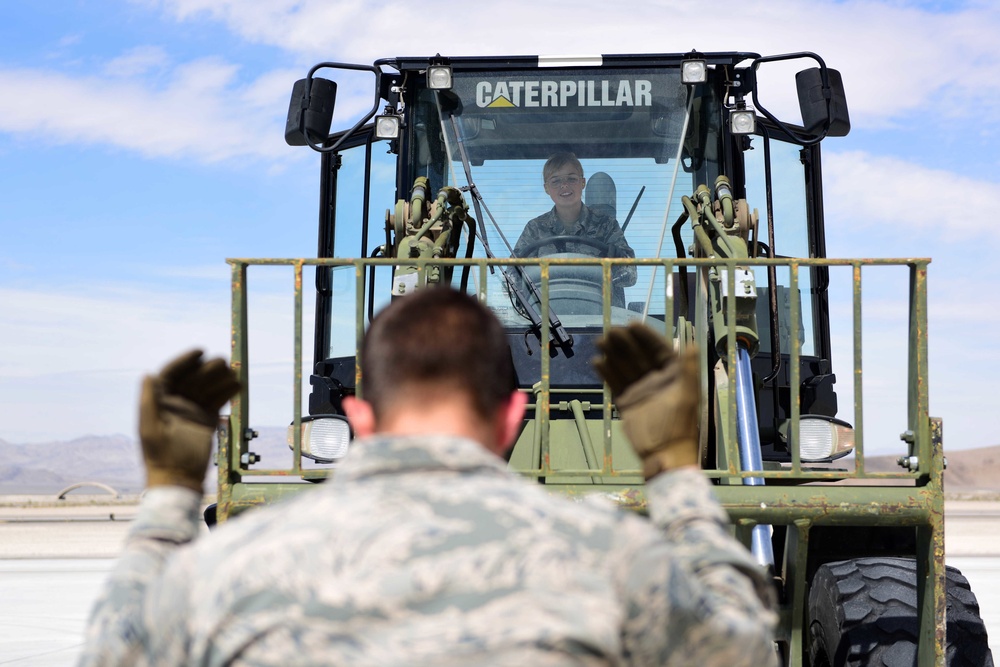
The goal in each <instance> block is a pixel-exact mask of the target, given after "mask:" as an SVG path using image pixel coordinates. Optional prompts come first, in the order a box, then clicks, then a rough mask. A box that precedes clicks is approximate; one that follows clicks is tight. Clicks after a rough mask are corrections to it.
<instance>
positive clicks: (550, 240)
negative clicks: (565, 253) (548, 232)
mask: <svg viewBox="0 0 1000 667" xmlns="http://www.w3.org/2000/svg"><path fill="white" fill-rule="evenodd" d="M563 242H565V243H579V244H582V245H586V246H590V247H591V248H594V249H595V250H597V251H598V253H599V254H598V255H597V256H598V257H609V256H610V254H611V247H610V246H609V245H608V244H607V243H605V242H604V241H598V240H597V239H592V238H590V237H588V236H573V235H571V234H562V235H559V236H546V237H545V238H541V239H538V240H537V241H533V242H532V243H529V244H528V245H527V246H525V247H524V248H522V249H521V254H520V256H521V257H531V253H533V252H534V251H536V250H538V249H539V248H541V247H542V246H546V245H553V244H556V243H563Z"/></svg>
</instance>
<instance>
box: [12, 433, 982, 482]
mask: <svg viewBox="0 0 1000 667" xmlns="http://www.w3.org/2000/svg"><path fill="white" fill-rule="evenodd" d="M258 431H259V433H260V436H259V437H258V438H257V439H256V440H254V441H253V442H252V443H251V449H252V450H253V451H254V452H256V453H257V454H259V455H260V456H261V457H262V459H263V460H262V465H265V466H266V465H274V466H279V465H280V466H283V465H285V462H286V461H289V460H290V456H289V450H288V447H287V446H286V445H285V430H284V429H282V428H260V429H258ZM946 457H947V460H948V468H947V470H946V471H945V488H946V491H947V493H948V495H949V496H953V497H954V496H965V497H969V496H983V497H992V498H996V497H1000V445H997V446H993V447H982V448H978V449H962V450H955V451H946ZM838 463H840V462H838ZM867 468H868V469H869V470H871V471H893V470H898V467H897V464H896V456H869V457H868V458H867ZM215 474H216V470H215V468H214V467H212V468H210V469H209V474H208V478H207V479H206V482H207V483H206V489H207V490H213V489H214V483H215ZM142 481H143V479H142V469H141V463H140V459H139V450H138V446H137V444H136V442H135V440H134V439H132V438H129V437H126V436H123V435H113V436H87V437H82V438H77V439H75V440H70V441H65V442H45V443H34V444H13V443H9V442H5V441H3V440H0V495H30V494H58V493H59V492H60V491H61V490H63V489H65V488H66V487H67V486H69V485H71V484H75V483H79V482H101V483H103V484H107V485H109V486H111V487H113V488H114V489H116V490H117V491H119V492H120V493H123V494H129V493H137V492H138V491H140V490H141V489H142Z"/></svg>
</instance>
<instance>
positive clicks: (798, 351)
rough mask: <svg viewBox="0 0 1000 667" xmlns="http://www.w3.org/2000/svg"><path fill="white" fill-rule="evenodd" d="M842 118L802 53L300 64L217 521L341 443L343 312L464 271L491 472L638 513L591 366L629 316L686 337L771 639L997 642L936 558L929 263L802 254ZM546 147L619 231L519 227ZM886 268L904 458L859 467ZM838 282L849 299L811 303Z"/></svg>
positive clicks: (839, 651)
mask: <svg viewBox="0 0 1000 667" xmlns="http://www.w3.org/2000/svg"><path fill="white" fill-rule="evenodd" d="M796 66H797V67H796ZM788 67H793V69H800V71H798V73H797V74H795V75H794V85H792V84H791V83H789V85H788V88H789V90H787V91H781V92H783V93H785V94H786V95H787V96H788V97H789V99H794V97H793V96H791V92H792V90H793V89H794V91H795V92H796V95H797V98H798V103H799V116H800V117H798V118H794V119H789V118H779V117H778V114H777V113H775V112H772V111H771V110H770V109H771V108H774V104H772V99H774V100H778V99H779V98H777V97H774V95H775V93H769V92H768V91H764V90H761V88H762V87H763V86H762V85H761V82H763V81H765V80H770V79H765V77H764V76H763V73H765V72H767V71H769V70H770V69H771V68H775V69H777V68H784V69H787V68H788ZM784 69H783V70H782V71H784ZM321 73H322V74H324V75H325V76H319V74H321ZM789 79H790V77H789ZM338 82H340V83H341V86H340V87H341V88H342V89H346V90H347V92H348V93H350V97H348V98H347V101H346V102H345V101H344V100H343V99H342V100H341V104H342V105H345V104H346V106H347V107H348V108H353V107H352V105H354V101H355V100H357V99H359V96H358V94H357V92H358V88H357V87H358V86H359V85H362V86H367V85H370V86H371V88H370V89H368V90H370V91H371V94H372V95H373V97H374V103H373V104H372V105H371V108H370V109H369V110H368V111H367V113H362V114H361V115H360V119H358V120H356V122H353V124H351V123H344V122H343V121H341V124H342V125H344V126H345V127H344V128H343V129H338V130H334V131H332V129H331V128H333V125H334V124H333V119H334V116H335V113H334V112H335V108H336V106H337V101H338V100H337V96H338V92H340V93H341V97H342V98H343V95H344V91H343V90H340V91H338ZM345 82H347V83H345ZM359 82H360V83H359ZM348 84H350V86H351V87H350V88H348V87H347V86H348ZM365 94H366V95H367V94H368V93H367V92H366V93H365ZM769 95H770V96H769ZM782 99H783V98H782ZM342 115H349V112H341V114H338V115H337V117H338V118H340V117H341V116H342ZM784 115H787V114H784ZM355 117H356V116H355ZM353 120H354V119H353V118H352V121H353ZM849 129H850V120H849V114H848V107H847V101H846V96H845V93H844V86H843V83H842V79H841V76H840V74H839V72H837V71H836V70H834V69H832V68H830V67H827V65H826V64H825V62H824V61H823V60H822V59H821V58H820V57H819V56H817V55H816V54H813V53H794V54H784V55H777V56H766V57H765V56H761V55H758V54H755V53H700V52H696V51H691V52H688V53H679V54H655V55H603V56H595V57H571V58H547V57H529V56H511V57H445V56H441V55H436V56H433V57H423V58H418V57H413V58H390V59H384V60H379V61H376V62H375V63H374V64H372V65H359V64H351V63H337V62H324V63H320V64H318V65H316V66H315V67H313V68H312V69H311V70H309V72H308V74H307V76H306V77H305V78H304V79H301V80H299V81H297V82H296V83H295V84H294V87H293V91H292V96H291V103H290V108H289V112H288V120H287V125H286V130H285V139H286V141H287V143H288V144H290V145H292V146H308V147H309V148H311V149H312V150H313V151H316V152H318V153H319V154H320V160H319V162H320V186H319V194H320V197H319V199H320V201H319V220H318V222H319V225H318V251H317V255H316V257H311V258H298V259H231V260H229V263H230V265H231V269H232V276H233V310H232V331H233V347H232V363H233V367H234V369H235V370H236V371H237V372H238V373H240V375H241V379H242V380H243V387H244V389H243V392H242V393H241V395H240V396H238V397H237V398H236V399H235V400H234V402H233V407H232V414H231V415H230V417H229V419H228V421H226V422H225V423H224V424H223V426H222V427H221V428H220V438H219V454H218V467H219V496H218V507H217V513H218V518H219V520H222V521H224V520H226V519H227V518H228V517H230V516H233V515H235V514H238V513H239V512H242V511H244V510H246V509H249V508H251V507H253V506H255V505H259V504H262V503H269V502H273V501H275V500H277V499H279V498H282V497H284V496H287V495H289V494H294V493H297V492H299V491H301V490H303V489H304V488H308V487H309V486H310V483H311V482H318V481H322V480H323V479H325V478H326V477H327V476H329V475H331V474H335V471H336V468H337V462H338V460H340V459H341V458H342V457H343V456H344V455H345V454H346V453H347V452H348V451H349V450H350V448H351V446H352V443H351V433H350V428H349V426H348V424H347V422H346V420H345V418H344V417H343V411H342V409H341V400H342V399H343V398H344V397H345V396H349V395H354V394H357V395H363V393H364V378H362V377H361V376H360V372H359V370H358V359H357V350H358V349H359V342H360V340H361V338H362V336H363V334H364V331H365V327H366V326H367V324H368V322H369V321H370V320H371V318H372V317H373V316H374V315H375V313H377V312H378V310H379V308H381V307H382V306H384V305H385V304H386V303H388V302H389V301H390V300H391V299H400V298H404V299H405V298H406V295H407V294H410V293H412V292H413V291H415V290H421V289H435V288H438V287H441V286H448V287H451V288H454V289H460V290H463V291H466V292H469V293H471V294H474V295H476V296H477V297H478V298H479V299H480V300H481V301H482V302H483V303H485V304H487V305H488V306H489V307H490V308H491V309H492V310H493V312H494V313H496V315H497V317H498V318H499V319H500V321H501V322H502V323H503V325H504V327H505V329H506V331H507V334H508V337H509V341H510V352H511V358H512V360H513V362H514V366H515V368H516V371H517V378H518V385H519V389H520V391H523V392H525V393H526V394H528V397H529V409H528V413H527V416H526V419H525V422H524V425H523V429H522V431H521V434H520V437H519V438H518V440H517V442H516V444H515V446H514V447H513V450H512V451H511V454H510V458H509V467H510V469H511V470H512V471H514V472H516V473H518V474H521V475H524V476H525V477H527V478H529V479H532V480H535V481H537V483H538V484H542V485H545V486H546V488H547V489H548V490H550V491H551V492H552V493H558V494H564V495H568V496H581V495H593V494H596V495H601V496H604V497H606V498H608V499H610V500H611V501H612V502H615V503H617V504H618V505H620V506H621V507H622V508H624V509H625V510H626V511H634V512H639V513H642V512H644V509H645V500H644V494H643V477H642V474H641V470H640V466H639V462H638V460H637V458H636V456H635V455H634V453H633V452H632V450H631V448H630V446H629V444H628V442H627V440H626V438H625V435H624V432H623V430H622V429H621V428H620V421H619V418H618V413H617V411H616V408H615V405H614V403H613V401H612V397H611V394H610V391H609V390H608V388H607V387H606V386H605V385H604V384H603V383H602V381H601V379H600V378H599V377H598V376H597V374H596V372H595V371H594V370H593V369H592V368H591V366H590V360H591V358H592V357H593V356H594V355H595V341H596V340H597V339H599V338H600V337H601V336H602V335H603V334H604V333H605V332H606V331H607V330H608V329H609V328H610V327H614V326H619V325H624V324H627V323H629V322H633V321H642V322H645V323H646V324H647V325H649V326H651V327H653V328H654V329H656V330H657V331H660V332H661V333H662V334H663V335H664V336H665V337H666V338H667V339H669V340H672V341H673V342H674V345H675V346H676V347H677V348H679V349H681V348H685V347H687V346H696V347H697V349H698V350H699V354H700V367H701V393H702V396H701V421H700V438H701V442H700V445H701V460H702V467H703V469H704V474H705V475H706V476H707V477H709V478H710V479H711V480H712V482H713V483H714V485H715V491H716V494H717V496H718V498H719V499H720V501H721V502H722V503H723V505H724V506H725V508H726V510H727V511H728V513H729V515H730V517H731V519H732V522H733V526H734V531H735V533H736V535H737V536H738V537H739V538H740V539H741V540H742V541H743V542H744V543H745V544H746V546H747V548H748V549H750V550H751V551H752V553H753V554H754V555H755V557H756V559H757V560H758V562H759V563H760V566H761V567H762V568H766V569H767V570H769V572H771V573H772V574H773V578H774V584H775V587H776V590H777V591H778V598H779V600H780V619H781V622H780V627H779V631H778V634H777V636H776V637H775V647H776V651H778V652H779V653H780V655H781V657H782V660H783V661H784V664H786V665H814V666H839V665H873V664H880V665H890V666H902V665H908V666H909V665H921V666H925V665H945V664H947V665H992V664H993V662H992V656H991V654H990V651H989V648H988V643H987V635H986V629H985V627H984V625H983V622H982V620H981V618H980V615H979V607H978V604H977V602H976V598H975V596H974V594H973V593H972V591H971V590H970V588H969V584H968V582H967V580H966V579H965V578H964V577H963V576H962V575H961V573H960V572H958V570H956V569H954V568H951V567H946V566H945V561H944V493H943V482H942V474H943V470H944V456H943V453H942V425H941V422H940V420H937V419H934V418H932V417H931V416H930V415H929V414H928V384H927V380H928V361H927V277H928V265H929V262H930V260H929V259H919V258H906V259H898V260H895V259H830V258H827V256H826V248H825V232H824V217H823V191H822V169H821V164H822V163H821V150H820V146H821V143H822V142H823V141H824V140H827V139H833V140H835V138H836V137H840V136H844V135H846V134H847V133H848V131H849ZM567 153H569V154H572V155H573V156H575V158H576V159H577V160H578V161H579V164H580V165H581V166H582V170H583V172H584V173H582V174H578V175H575V176H576V177H577V178H578V181H577V183H580V184H582V185H583V186H584V187H583V195H582V197H583V203H584V204H585V206H586V208H587V209H588V211H590V214H591V215H594V216H600V217H601V219H604V220H610V221H611V223H610V224H611V225H612V226H613V227H614V229H615V230H620V232H621V234H622V235H623V236H624V238H625V240H626V242H627V246H628V248H629V249H630V250H631V252H623V251H622V250H621V248H620V247H619V248H616V247H612V246H611V244H609V243H607V242H606V241H605V240H602V239H599V238H593V237H589V236H587V235H575V234H555V235H553V236H551V237H544V236H543V237H542V238H537V239H534V240H533V241H532V242H522V243H519V242H518V241H519V239H521V235H522V233H523V232H524V229H525V226H526V224H527V223H528V221H529V220H532V219H534V218H537V217H538V216H540V215H543V214H545V213H546V212H547V211H549V210H550V209H551V207H552V198H550V196H549V194H547V192H546V187H545V184H544V183H543V166H544V165H545V163H546V160H547V159H548V158H550V157H551V156H553V155H564V154H567ZM515 247H517V248H519V252H515ZM632 255H634V256H632ZM275 268H280V269H282V270H284V271H289V272H290V273H291V274H292V276H293V280H291V281H290V282H289V283H288V290H287V299H288V303H289V304H290V305H291V308H292V310H293V313H294V314H293V321H294V336H293V337H292V338H293V341H292V345H291V346H290V348H291V352H290V355H289V357H290V358H291V359H292V361H291V362H290V365H289V367H288V370H287V376H286V377H287V379H288V381H290V383H291V385H292V390H291V392H290V394H291V404H290V405H289V406H288V410H287V415H286V417H287V421H285V424H290V425H289V426H288V438H287V440H288V449H287V458H286V459H285V460H283V461H278V462H276V463H275V462H271V461H268V462H266V463H267V465H265V461H262V460H261V456H260V455H259V453H258V452H256V451H255V446H256V445H255V443H254V442H253V440H254V439H255V437H256V436H257V433H258V430H257V427H258V426H259V425H260V423H259V422H255V421H254V413H253V411H252V410H251V404H250V393H251V390H255V385H254V375H253V373H251V369H252V367H253V364H252V363H251V359H250V351H251V350H252V349H254V348H253V345H252V342H251V334H250V333H249V326H248V323H249V322H250V321H251V319H253V318H255V317H257V316H258V315H257V314H256V313H251V312H250V306H251V304H254V303H255V302H254V300H253V297H252V296H251V295H252V293H253V286H254V285H255V284H263V283H266V282H267V279H266V278H263V277H261V276H262V275H263V274H264V273H265V272H266V271H268V270H272V269H275ZM890 271H891V272H894V274H895V275H898V276H899V277H900V281H899V283H900V284H902V285H904V287H903V288H902V290H901V292H902V293H900V294H897V295H896V297H897V298H898V300H899V303H900V304H902V312H904V313H906V317H907V318H908V326H907V327H906V332H905V333H904V335H903V336H902V337H901V339H900V340H899V341H898V345H899V347H900V349H902V350H907V352H906V355H907V363H906V365H907V367H908V368H907V371H906V377H905V378H902V377H900V378H898V382H899V384H900V385H901V386H904V383H905V387H906V390H905V391H906V400H907V403H908V407H907V414H906V416H905V419H904V421H903V422H901V423H900V424H899V430H900V432H902V434H903V435H902V442H901V443H896V445H895V446H897V447H900V448H901V449H902V451H901V455H900V457H899V468H898V469H897V470H894V471H889V472H884V471H882V472H880V471H876V470H873V469H871V468H869V467H867V466H866V465H865V458H866V456H865V455H866V446H867V445H868V443H866V442H865V440H864V437H863V430H862V424H863V420H864V418H865V417H867V418H868V419H869V420H871V419H876V420H877V419H879V418H880V415H877V414H876V415H872V414H868V415H865V414H864V410H863V401H862V392H863V387H864V385H863V382H862V380H863V376H864V371H865V369H864V368H863V364H862V337H861V319H862V318H861V314H862V304H863V302H864V294H863V292H862V277H863V276H865V275H872V274H873V273H878V274H879V275H883V274H885V273H886V272H890ZM620 276H627V279H624V280H623V279H620ZM838 279H839V280H840V283H839V287H838V283H836V280H838ZM838 289H839V290H840V291H839V292H837V291H836V290H838ZM837 293H840V294H845V295H847V296H846V303H845V304H843V307H838V308H837V309H833V308H831V302H832V297H831V295H832V294H837ZM882 296H883V295H882V294H881V292H880V293H879V298H882ZM834 313H839V315H835V314H834ZM837 317H839V318H840V319H842V320H843V319H845V318H846V321H848V322H850V321H853V331H854V334H853V350H852V352H850V353H848V354H845V355H844V356H845V357H848V358H843V359H838V360H837V368H838V369H842V370H841V377H847V378H849V379H848V380H847V382H850V383H851V385H849V386H848V388H849V389H850V390H851V391H850V395H851V396H852V398H853V401H852V402H853V404H852V405H846V406H845V405H841V404H839V403H838V384H837V376H836V374H835V373H834V372H833V368H834V365H833V363H834V358H833V356H834V355H833V350H832V347H833V345H832V343H831V326H832V323H833V322H834V320H835V318H837ZM310 320H312V325H313V326H312V328H313V335H312V339H311V341H310V340H309V338H308V336H307V335H304V334H305V332H307V331H308V328H309V327H308V324H306V323H307V322H309V321H310ZM848 326H849V325H848ZM310 343H311V345H310ZM842 393H845V392H843V391H842ZM878 444H879V446H881V444H882V443H878Z"/></svg>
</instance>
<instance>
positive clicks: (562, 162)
mask: <svg viewBox="0 0 1000 667" xmlns="http://www.w3.org/2000/svg"><path fill="white" fill-rule="evenodd" d="M567 164H568V165H569V166H571V167H574V168H576V169H577V170H578V171H579V172H580V176H581V177H582V176H583V165H582V164H580V160H579V159H578V158H577V157H576V154H575V153H570V152H569V151H563V152H561V153H553V154H552V155H551V156H550V157H549V159H548V160H546V161H545V166H544V167H542V182H543V183H544V182H546V181H548V180H549V176H551V175H552V174H554V173H555V172H557V171H559V170H560V169H562V168H563V167H564V166H566V165H567Z"/></svg>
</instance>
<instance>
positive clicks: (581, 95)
mask: <svg viewBox="0 0 1000 667" xmlns="http://www.w3.org/2000/svg"><path fill="white" fill-rule="evenodd" d="M652 91H653V83H652V82H651V81H647V80H645V79H636V80H635V81H629V80H627V79H622V80H620V81H610V80H607V79H602V80H591V81H568V80H561V81H546V80H542V81H496V82H494V81H480V82H479V83H477V84H476V106H478V107H480V108H493V109H496V108H532V107H535V108H539V107H648V106H652V104H653V92H652Z"/></svg>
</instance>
